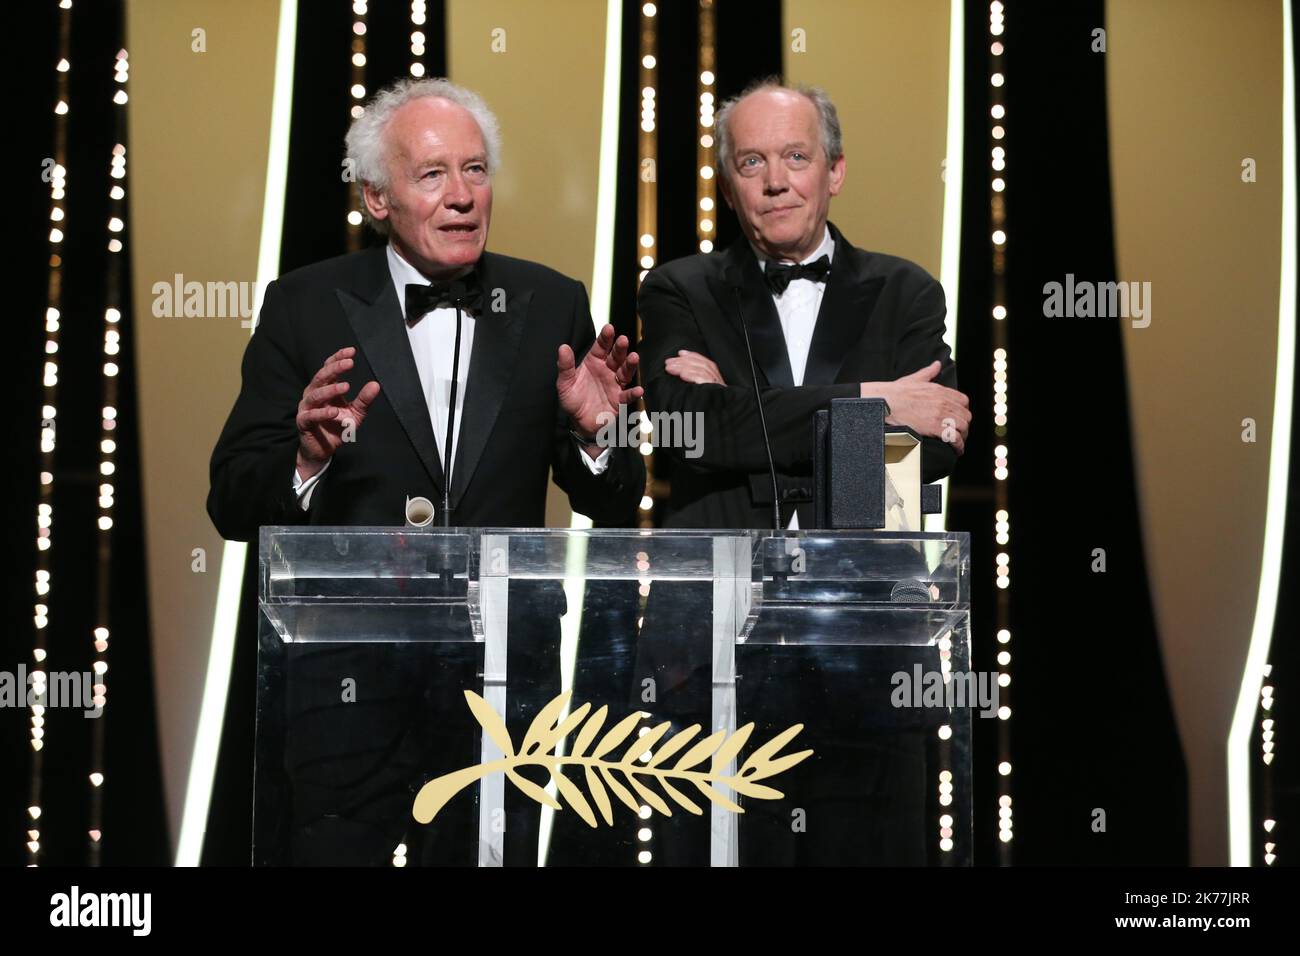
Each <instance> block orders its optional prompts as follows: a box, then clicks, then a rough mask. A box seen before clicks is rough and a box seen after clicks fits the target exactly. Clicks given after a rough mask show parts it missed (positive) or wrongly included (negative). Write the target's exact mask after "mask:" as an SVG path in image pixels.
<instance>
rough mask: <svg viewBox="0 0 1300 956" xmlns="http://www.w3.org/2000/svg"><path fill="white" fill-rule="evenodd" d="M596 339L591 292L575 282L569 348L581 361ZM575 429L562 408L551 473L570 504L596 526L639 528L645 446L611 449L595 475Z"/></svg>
mask: <svg viewBox="0 0 1300 956" xmlns="http://www.w3.org/2000/svg"><path fill="white" fill-rule="evenodd" d="M595 341H596V332H595V329H594V327H593V323H592V318H591V307H590V305H589V304H588V302H587V292H586V290H585V289H584V288H583V287H582V283H580V282H575V283H574V296H573V314H572V321H571V322H570V328H569V346H570V348H572V349H573V355H574V358H575V360H576V361H578V362H581V361H582V358H583V356H585V355H586V354H587V351H588V350H589V349H590V348H591V346H592V343H594V342H595ZM569 427H570V426H569V417H568V415H566V414H565V413H564V410H563V409H560V408H559V407H558V406H557V408H556V419H555V439H554V442H553V445H552V454H551V473H552V475H553V477H554V478H555V483H556V484H557V485H559V486H560V489H561V490H562V491H564V493H565V494H567V495H568V496H569V505H570V507H572V508H573V510H574V511H577V512H580V513H581V514H584V515H586V516H587V517H589V518H591V520H592V522H593V524H595V525H596V527H607V528H623V527H632V526H634V525H635V524H636V515H637V508H638V507H640V504H641V496H642V495H644V494H645V460H644V459H643V458H642V457H641V451H640V449H638V448H637V447H635V446H630V447H621V446H620V447H615V448H612V449H610V457H609V467H608V468H606V469H605V470H604V471H603V472H602V473H601V474H599V475H593V474H592V473H591V469H590V468H588V467H587V466H586V465H585V464H584V463H583V462H582V461H581V460H580V459H579V456H581V455H585V454H586V452H584V451H583V450H582V449H581V448H579V447H578V443H577V442H576V441H575V440H574V438H573V436H572V435H571V434H569Z"/></svg>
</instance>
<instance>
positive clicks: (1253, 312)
mask: <svg viewBox="0 0 1300 956" xmlns="http://www.w3.org/2000/svg"><path fill="white" fill-rule="evenodd" d="M1106 25H1107V31H1106V33H1107V37H1106V40H1107V52H1106V54H1105V56H1106V64H1107V82H1108V87H1109V89H1108V99H1109V105H1110V156H1111V175H1112V188H1113V197H1114V198H1113V209H1114V222H1115V248H1116V257H1117V260H1118V261H1117V267H1118V276H1119V279H1120V280H1121V281H1130V282H1150V283H1151V286H1150V288H1151V313H1150V319H1151V324H1150V325H1149V326H1148V327H1146V328H1134V327H1133V325H1132V323H1131V322H1122V323H1121V327H1122V328H1123V329H1124V349H1125V356H1126V359H1127V362H1128V380H1129V389H1130V416H1131V421H1132V429H1133V432H1132V433H1133V443H1134V460H1135V463H1136V466H1137V475H1138V495H1139V501H1140V502H1141V506H1142V509H1141V513H1142V533H1143V540H1144V548H1145V551H1146V559H1147V570H1148V574H1149V579H1150V582H1151V592H1152V598H1153V603H1154V605H1155V611H1156V620H1157V623H1158V626H1159V632H1160V643H1161V647H1162V650H1163V653H1164V660H1165V670H1166V673H1167V676H1168V680H1169V687H1170V692H1171V698H1172V700H1173V704H1174V712H1175V715H1176V717H1177V720H1178V727H1179V732H1180V734H1181V736H1182V740H1183V751H1184V755H1185V757H1186V760H1187V771H1188V784H1189V789H1190V794H1189V798H1190V800H1189V816H1190V824H1191V833H1192V846H1191V862H1192V863H1193V864H1200V865H1209V864H1213V865H1224V864H1226V863H1227V862H1228V832H1227V822H1228V804H1227V795H1228V791H1227V758H1226V754H1227V741H1228V730H1229V726H1230V724H1231V722H1232V712H1233V708H1234V706H1235V705H1236V701H1237V692H1238V688H1239V685H1240V682H1241V677H1242V673H1243V670H1244V668H1245V662H1246V652H1247V648H1248V644H1249V639H1250V635H1251V628H1252V625H1253V623H1254V616H1255V603H1256V599H1257V597H1258V594H1259V579H1260V572H1261V556H1262V548H1261V542H1262V541H1263V539H1264V513H1265V512H1264V505H1265V500H1266V497H1267V490H1268V467H1269V442H1270V439H1271V435H1272V421H1271V419H1272V414H1273V389H1274V383H1275V373H1276V369H1277V359H1278V356H1277V330H1278V295H1279V274H1280V256H1281V203H1282V180H1281V176H1282V172H1283V170H1282V126H1281V120H1282V39H1281V38H1282V6H1281V4H1280V3H1276V2H1268V0H1251V2H1248V3H1242V2H1237V0H1194V2H1185V0H1180V2H1177V3H1174V2H1170V0H1165V2H1159V3H1132V2H1121V3H1115V2H1111V3H1107V5H1106ZM1246 160H1252V161H1253V162H1254V163H1255V166H1256V170H1255V177H1256V178H1255V181H1254V182H1244V181H1243V162H1245V161H1246ZM1292 265H1294V263H1293V264H1292ZM1079 321H1090V320H1086V319H1084V320H1079ZM1091 321H1100V320H1091ZM1074 374H1075V375H1076V378H1075V382H1076V386H1077V387H1081V388H1106V387H1108V386H1107V383H1105V382H1092V381H1089V380H1088V378H1087V372H1086V370H1084V369H1079V370H1076V372H1075V373H1074ZM1247 418H1250V419H1253V420H1254V422H1255V423H1256V433H1255V439H1256V440H1255V441H1254V442H1245V441H1243V440H1242V432H1243V425H1242V422H1243V419H1247ZM1098 490H1099V492H1103V493H1104V489H1098ZM1061 520H1067V521H1068V520H1069V514H1068V511H1066V512H1064V513H1062V515H1061ZM1284 586H1285V585H1284ZM1117 626H1122V622H1117ZM1251 759H1252V760H1254V759H1257V755H1256V754H1253V753H1252V754H1251Z"/></svg>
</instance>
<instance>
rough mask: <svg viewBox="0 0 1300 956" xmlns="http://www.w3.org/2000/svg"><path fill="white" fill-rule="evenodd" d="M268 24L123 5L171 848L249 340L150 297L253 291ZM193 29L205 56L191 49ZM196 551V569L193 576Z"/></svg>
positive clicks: (265, 130) (229, 2)
mask: <svg viewBox="0 0 1300 956" xmlns="http://www.w3.org/2000/svg"><path fill="white" fill-rule="evenodd" d="M279 13H280V4H279V3H275V2H270V3H268V2H265V0H224V2H218V0H177V2H173V3H161V2H148V3H144V2H134V3H129V4H128V5H127V41H128V42H127V46H128V48H129V49H130V51H131V66H132V69H131V106H130V110H129V112H128V114H127V115H128V116H129V117H130V131H129V133H130V140H129V143H130V151H131V193H130V195H131V236H132V267H133V276H132V282H133V288H132V291H133V293H134V296H135V304H136V309H135V331H136V334H135V349H136V355H135V361H136V368H137V370H138V372H137V376H138V387H139V409H140V424H139V427H140V454H141V481H142V495H143V499H144V522H145V541H146V547H147V554H148V587H149V615H150V620H151V622H152V628H153V634H152V646H153V660H154V675H155V687H156V691H155V693H156V696H157V705H158V727H159V734H160V736H161V741H160V751H161V754H162V764H163V777H164V787H165V794H166V800H167V820H168V828H169V830H170V833H171V838H172V841H173V844H174V842H175V840H176V838H177V835H178V833H179V830H180V820H181V811H182V809H183V803H184V798H185V787H186V780H187V776H188V773H189V767H190V761H191V758H192V757H193V753H194V742H195V733H196V730H197V726H198V715H199V705H200V702H201V700H202V696H203V684H204V679H205V677H206V675H207V664H208V652H209V649H210V646H211V638H212V626H213V613H214V610H215V607H216V593H217V580H218V576H219V574H220V572H221V558H222V550H223V545H222V541H221V538H220V536H219V535H218V534H217V532H216V529H214V528H213V527H212V522H211V521H210V520H209V519H208V515H207V511H206V509H205V500H206V498H207V490H208V459H209V457H210V456H211V454H212V446H213V444H214V442H215V441H216V436H217V435H218V434H219V433H220V431H221V426H222V424H223V423H224V421H225V417H226V414H227V413H228V412H229V411H230V405H231V402H232V401H233V399H234V396H235V394H236V393H237V392H238V390H239V362H240V357H241V356H242V355H243V352H244V346H245V345H246V344H247V342H248V337H249V334H250V332H249V329H247V328H244V327H242V326H241V321H240V319H239V318H238V317H233V318H169V317H155V316H154V314H153V310H152V305H153V302H154V300H155V293H154V291H153V286H154V283H156V282H166V283H169V284H170V283H173V282H174V280H175V276H177V275H178V274H179V275H181V276H183V277H184V280H185V281H198V282H205V283H206V282H209V281H213V282H218V281H219V282H230V281H234V282H250V283H251V282H253V281H254V280H255V278H256V272H257V256H258V243H259V238H260V233H261V228H262V199H263V190H264V188H265V185H266V166H267V144H268V141H269V134H270V130H271V90H272V78H273V73H274V69H275V61H276V56H275V52H276V50H275V46H276V29H277V26H278V23H279ZM195 30H202V31H203V33H202V43H203V46H204V48H205V49H204V52H197V51H196V50H195V49H194V47H195V46H196V45H197V41H196V36H195V34H194V31H195ZM285 480H286V481H287V480H288V478H287V477H286V479H285ZM252 490H253V489H250V493H251V492H252ZM195 549H201V552H200V555H201V557H202V562H203V563H202V565H201V566H203V567H204V568H205V570H202V571H196V570H195V567H196V563H195V562H196V560H197V559H196V557H195ZM140 639H141V640H143V639H144V635H140Z"/></svg>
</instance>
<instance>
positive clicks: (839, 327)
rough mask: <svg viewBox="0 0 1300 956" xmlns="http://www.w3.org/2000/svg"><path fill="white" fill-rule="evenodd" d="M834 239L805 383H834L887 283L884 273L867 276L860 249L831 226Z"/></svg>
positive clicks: (810, 346) (864, 329)
mask: <svg viewBox="0 0 1300 956" xmlns="http://www.w3.org/2000/svg"><path fill="white" fill-rule="evenodd" d="M830 228H831V235H832V236H833V237H834V239H835V257H834V259H832V260H831V271H830V275H828V276H827V277H826V289H825V291H824V292H823V293H822V302H821V307H820V308H819V309H818V311H817V323H816V325H815V326H814V327H813V337H812V342H811V344H810V345H809V346H808V364H807V365H805V366H804V373H803V383H804V384H805V385H833V384H835V378H836V376H837V375H839V372H840V367H841V366H842V365H843V364H844V358H845V356H847V355H848V354H849V352H850V351H852V349H853V347H854V346H855V345H856V344H857V343H858V341H859V340H860V339H861V338H862V334H863V332H864V331H866V328H867V320H868V319H870V318H871V313H872V311H873V310H874V309H875V307H876V300H877V299H879V298H880V290H881V289H882V288H883V287H884V285H885V280H884V277H883V276H877V277H874V278H866V277H865V276H864V275H863V273H862V269H861V264H860V263H859V261H858V255H859V253H858V250H856V249H854V248H853V246H852V245H850V244H849V242H848V241H847V240H846V239H845V238H844V236H842V235H841V234H840V232H839V230H838V229H836V228H835V227H834V226H831V227H830Z"/></svg>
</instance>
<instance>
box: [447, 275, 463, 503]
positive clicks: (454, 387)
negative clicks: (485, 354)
mask: <svg viewBox="0 0 1300 956" xmlns="http://www.w3.org/2000/svg"><path fill="white" fill-rule="evenodd" d="M462 301H463V300H462V292H461V290H460V288H459V287H457V288H456V292H455V302H456V344H455V347H454V350H453V352H452V353H451V393H450V397H449V401H448V405H447V440H446V441H445V442H443V446H442V447H443V448H444V449H445V450H446V451H445V454H444V455H443V459H444V460H443V468H442V471H443V475H442V526H443V527H444V528H450V527H451V467H452V463H453V462H455V460H456V459H455V456H454V455H453V454H452V452H453V449H452V444H451V443H452V436H454V435H455V434H456V396H457V392H458V390H459V382H458V379H459V378H460V327H461V308H462Z"/></svg>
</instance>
